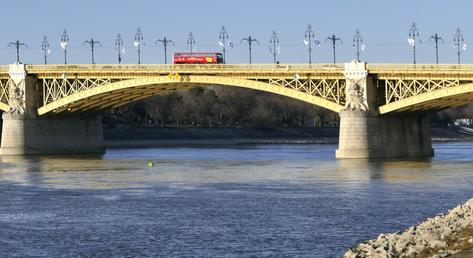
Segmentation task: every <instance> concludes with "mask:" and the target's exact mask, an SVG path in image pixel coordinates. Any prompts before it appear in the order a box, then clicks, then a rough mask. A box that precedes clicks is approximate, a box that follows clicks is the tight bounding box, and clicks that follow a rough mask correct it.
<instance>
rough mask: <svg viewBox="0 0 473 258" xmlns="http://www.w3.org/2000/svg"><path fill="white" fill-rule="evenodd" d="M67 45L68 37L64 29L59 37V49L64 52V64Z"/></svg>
mask: <svg viewBox="0 0 473 258" xmlns="http://www.w3.org/2000/svg"><path fill="white" fill-rule="evenodd" d="M68 44H69V36H68V35H67V32H66V29H64V32H63V33H62V36H61V48H62V49H63V50H64V64H67V45H68Z"/></svg>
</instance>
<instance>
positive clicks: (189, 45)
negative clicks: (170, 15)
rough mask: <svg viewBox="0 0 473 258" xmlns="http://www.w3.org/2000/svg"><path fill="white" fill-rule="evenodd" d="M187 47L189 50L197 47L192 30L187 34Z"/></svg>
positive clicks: (192, 50) (191, 50)
mask: <svg viewBox="0 0 473 258" xmlns="http://www.w3.org/2000/svg"><path fill="white" fill-rule="evenodd" d="M187 48H188V49H189V52H191V53H192V52H194V48H195V38H194V35H192V32H190V33H189V35H188V36H187Z"/></svg>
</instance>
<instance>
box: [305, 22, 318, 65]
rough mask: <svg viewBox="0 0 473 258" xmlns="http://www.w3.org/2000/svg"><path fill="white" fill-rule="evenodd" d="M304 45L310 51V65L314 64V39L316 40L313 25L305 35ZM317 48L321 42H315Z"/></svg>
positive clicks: (309, 26) (308, 27) (308, 26)
mask: <svg viewBox="0 0 473 258" xmlns="http://www.w3.org/2000/svg"><path fill="white" fill-rule="evenodd" d="M304 38H305V39H304V45H305V46H306V47H307V48H308V49H309V65H310V64H312V39H314V38H315V34H314V31H313V30H312V25H310V24H309V25H307V29H306V30H305V35H304ZM314 43H315V45H316V46H320V41H318V40H316V39H315V40H314Z"/></svg>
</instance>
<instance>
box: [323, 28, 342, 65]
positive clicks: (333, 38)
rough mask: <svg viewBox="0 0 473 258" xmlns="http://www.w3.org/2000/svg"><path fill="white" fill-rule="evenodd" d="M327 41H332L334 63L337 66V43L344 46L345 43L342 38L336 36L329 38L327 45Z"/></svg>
mask: <svg viewBox="0 0 473 258" xmlns="http://www.w3.org/2000/svg"><path fill="white" fill-rule="evenodd" d="M327 41H330V42H331V43H332V48H333V63H334V64H335V63H336V55H335V54H336V53H335V48H336V45H337V41H339V42H340V43H341V44H343V41H342V39H341V38H338V37H337V36H336V35H335V34H332V36H329V37H327V38H326V39H325V43H327Z"/></svg>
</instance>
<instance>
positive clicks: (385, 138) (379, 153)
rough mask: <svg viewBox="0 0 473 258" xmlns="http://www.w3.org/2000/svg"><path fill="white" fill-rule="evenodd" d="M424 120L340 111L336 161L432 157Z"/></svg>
mask: <svg viewBox="0 0 473 258" xmlns="http://www.w3.org/2000/svg"><path fill="white" fill-rule="evenodd" d="M433 155H434V151H433V149H432V142H431V135H430V126H429V121H428V119H427V117H425V116H415V115H399V116H377V115H373V114H371V115H370V114H369V113H368V112H359V111H342V112H341V113H340V139H339V148H338V150H337V152H336V157H337V158H418V157H431V156H433Z"/></svg>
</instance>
